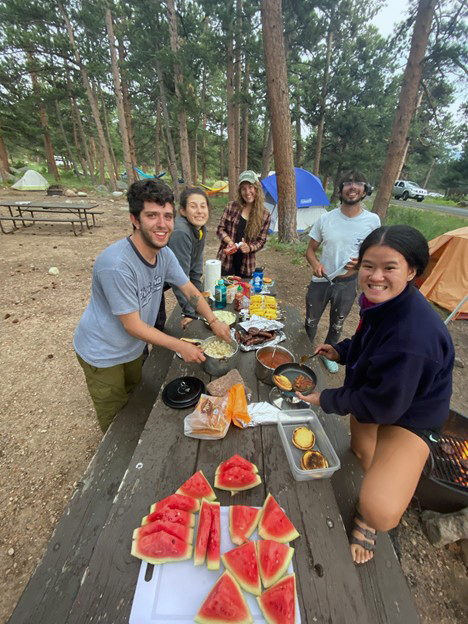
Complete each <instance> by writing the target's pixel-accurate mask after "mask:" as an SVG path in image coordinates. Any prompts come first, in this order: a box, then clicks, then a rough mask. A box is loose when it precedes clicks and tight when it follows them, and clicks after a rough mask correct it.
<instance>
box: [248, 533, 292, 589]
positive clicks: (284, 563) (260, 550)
mask: <svg viewBox="0 0 468 624" xmlns="http://www.w3.org/2000/svg"><path fill="white" fill-rule="evenodd" d="M293 554H294V548H291V546H288V545H287V544H280V543H279V542H275V541H274V540H259V541H258V542H257V558H258V566H259V568H260V576H261V577H262V583H263V585H264V586H265V587H271V586H272V585H274V583H276V581H279V579H280V578H281V577H282V576H283V575H284V574H285V572H286V570H287V569H288V566H289V564H290V563H291V559H292V556H293Z"/></svg>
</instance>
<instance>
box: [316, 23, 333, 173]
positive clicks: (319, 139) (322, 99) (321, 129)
mask: <svg viewBox="0 0 468 624" xmlns="http://www.w3.org/2000/svg"><path fill="white" fill-rule="evenodd" d="M333 37H334V35H333V31H332V29H331V21H330V27H329V30H328V33H327V54H326V57H325V69H324V72H323V80H322V92H321V94H320V116H319V122H318V126H317V140H316V143H315V157H314V170H313V173H314V175H316V176H318V174H319V172H320V159H321V157H322V144H323V134H324V129H325V112H326V103H327V93H328V85H329V82H330V65H331V55H332V49H333Z"/></svg>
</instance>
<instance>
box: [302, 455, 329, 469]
mask: <svg viewBox="0 0 468 624" xmlns="http://www.w3.org/2000/svg"><path fill="white" fill-rule="evenodd" d="M301 468H302V470H316V469H317V468H328V461H327V460H326V458H325V457H324V456H323V455H322V453H321V452H320V451H306V452H305V453H304V455H303V456H302V460H301Z"/></svg>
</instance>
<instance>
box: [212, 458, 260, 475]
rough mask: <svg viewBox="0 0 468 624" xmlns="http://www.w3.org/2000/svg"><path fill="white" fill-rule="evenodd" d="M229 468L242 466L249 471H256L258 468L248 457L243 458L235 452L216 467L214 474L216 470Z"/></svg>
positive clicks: (220, 470) (221, 470)
mask: <svg viewBox="0 0 468 624" xmlns="http://www.w3.org/2000/svg"><path fill="white" fill-rule="evenodd" d="M230 468H243V469H244V470H250V472H258V468H257V466H256V465H255V464H252V462H249V460H248V459H244V458H243V457H241V456H240V455H237V454H236V455H233V456H232V457H231V458H229V459H226V461H223V462H222V463H221V464H219V466H218V467H217V468H216V474H218V472H224V471H225V470H229V469H230Z"/></svg>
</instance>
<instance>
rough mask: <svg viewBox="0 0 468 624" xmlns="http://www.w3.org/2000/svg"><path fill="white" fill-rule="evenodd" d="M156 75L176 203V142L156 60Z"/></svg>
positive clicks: (177, 198)
mask: <svg viewBox="0 0 468 624" xmlns="http://www.w3.org/2000/svg"><path fill="white" fill-rule="evenodd" d="M155 64H156V74H157V76H158V80H159V93H160V98H161V111H162V117H163V122H164V129H165V131H166V143H167V151H168V165H169V172H170V174H171V178H172V190H173V192H174V197H175V199H176V201H177V202H178V201H179V193H180V191H179V174H178V173H177V160H176V153H175V149H174V141H173V140H172V132H171V121H170V118H169V111H168V109H167V100H166V89H165V87H164V77H163V73H162V69H161V65H160V63H159V60H158V59H156V61H155Z"/></svg>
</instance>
